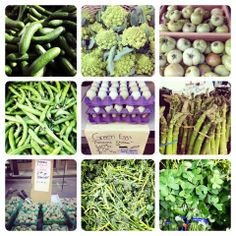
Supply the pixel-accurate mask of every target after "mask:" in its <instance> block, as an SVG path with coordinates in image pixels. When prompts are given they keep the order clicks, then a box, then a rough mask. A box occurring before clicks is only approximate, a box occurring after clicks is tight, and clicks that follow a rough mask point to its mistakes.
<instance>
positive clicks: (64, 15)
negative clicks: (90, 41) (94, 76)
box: [5, 5, 77, 76]
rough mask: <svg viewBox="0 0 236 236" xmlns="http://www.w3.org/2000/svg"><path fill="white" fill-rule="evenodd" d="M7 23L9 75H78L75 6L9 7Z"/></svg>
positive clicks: (6, 69)
mask: <svg viewBox="0 0 236 236" xmlns="http://www.w3.org/2000/svg"><path fill="white" fill-rule="evenodd" d="M5 25H6V31H5V42H6V44H5V47H6V65H5V73H6V75H8V76H74V75H75V74H76V59H77V56H76V7H75V6H45V7H44V6H38V5H22V6H8V7H7V8H6V16H5Z"/></svg>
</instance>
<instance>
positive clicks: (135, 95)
mask: <svg viewBox="0 0 236 236" xmlns="http://www.w3.org/2000/svg"><path fill="white" fill-rule="evenodd" d="M84 102H85V104H86V105H87V106H88V110H87V114H88V120H89V121H90V122H92V123H113V122H127V123H139V124H142V123H148V122H149V118H150V115H151V113H152V105H153V103H154V96H153V95H152V94H151V91H150V89H149V87H148V86H147V84H146V83H145V82H144V81H139V82H136V81H130V82H127V81H120V82H118V81H111V82H108V81H103V82H93V83H92V85H91V86H90V88H89V89H88V91H87V93H86V96H85V98H84Z"/></svg>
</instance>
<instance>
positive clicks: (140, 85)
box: [138, 81, 146, 88]
mask: <svg viewBox="0 0 236 236" xmlns="http://www.w3.org/2000/svg"><path fill="white" fill-rule="evenodd" d="M138 85H139V87H140V88H141V87H143V86H146V83H145V82H144V81H138Z"/></svg>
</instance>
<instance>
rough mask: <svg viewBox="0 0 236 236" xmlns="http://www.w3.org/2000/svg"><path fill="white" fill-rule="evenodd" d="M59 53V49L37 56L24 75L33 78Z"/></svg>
mask: <svg viewBox="0 0 236 236" xmlns="http://www.w3.org/2000/svg"><path fill="white" fill-rule="evenodd" d="M60 52H61V49H60V48H59V47H54V48H51V49H49V50H48V51H47V52H46V53H44V54H42V55H41V56H39V57H38V58H37V59H36V60H35V61H34V62H33V63H32V64H31V65H30V66H29V68H28V70H27V71H26V75H28V76H34V75H35V74H37V72H39V71H40V70H41V69H42V68H44V67H45V66H46V65H47V64H48V63H49V62H50V61H52V60H53V59H54V58H56V57H57V56H58V55H59V54H60Z"/></svg>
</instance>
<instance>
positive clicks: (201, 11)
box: [194, 7, 205, 15]
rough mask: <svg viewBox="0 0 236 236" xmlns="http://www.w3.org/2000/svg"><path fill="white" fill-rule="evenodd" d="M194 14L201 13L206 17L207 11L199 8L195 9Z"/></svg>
mask: <svg viewBox="0 0 236 236" xmlns="http://www.w3.org/2000/svg"><path fill="white" fill-rule="evenodd" d="M194 12H195V13H199V14H201V15H204V14H205V9H203V8H202V7H197V8H195V9H194Z"/></svg>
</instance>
